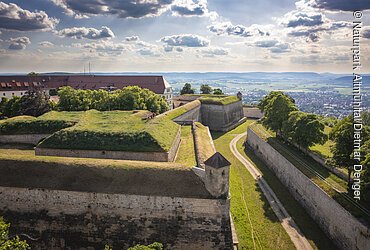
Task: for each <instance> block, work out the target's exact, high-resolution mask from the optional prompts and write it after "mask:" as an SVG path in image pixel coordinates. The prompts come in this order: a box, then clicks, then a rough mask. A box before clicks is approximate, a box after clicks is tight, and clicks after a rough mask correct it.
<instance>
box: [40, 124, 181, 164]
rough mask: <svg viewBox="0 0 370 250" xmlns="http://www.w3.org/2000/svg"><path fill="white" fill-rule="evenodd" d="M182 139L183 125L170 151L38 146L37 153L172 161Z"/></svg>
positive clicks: (43, 154)
mask: <svg viewBox="0 0 370 250" xmlns="http://www.w3.org/2000/svg"><path fill="white" fill-rule="evenodd" d="M180 140H181V127H180V128H179V130H178V132H177V135H176V137H175V140H174V142H173V144H172V147H171V148H170V150H169V151H168V152H127V151H109V150H82V149H54V148H40V147H36V148H35V154H36V155H42V156H60V157H77V158H101V159H116V160H133V161H160V162H168V161H170V162H172V161H174V159H175V156H176V153H177V150H178V149H179V146H180Z"/></svg>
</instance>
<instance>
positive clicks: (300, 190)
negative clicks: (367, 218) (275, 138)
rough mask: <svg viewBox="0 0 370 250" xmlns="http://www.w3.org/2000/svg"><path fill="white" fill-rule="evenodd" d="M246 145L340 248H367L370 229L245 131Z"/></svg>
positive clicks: (263, 142) (279, 155)
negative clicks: (246, 134) (246, 135)
mask: <svg viewBox="0 0 370 250" xmlns="http://www.w3.org/2000/svg"><path fill="white" fill-rule="evenodd" d="M247 143H248V144H249V145H250V146H251V147H252V148H253V149H254V151H255V153H256V154H257V155H258V156H259V157H260V158H261V159H262V160H263V161H264V162H265V163H266V164H267V166H268V167H269V168H270V169H271V170H272V171H273V172H274V173H275V175H276V176H277V177H278V178H279V180H280V181H281V182H282V183H283V184H284V185H285V186H286V187H287V188H288V190H289V192H290V193H291V194H292V195H293V197H294V198H295V199H296V200H297V201H298V202H299V203H300V204H301V205H302V206H303V207H304V208H305V209H306V211H307V212H308V213H309V214H310V216H311V217H312V218H313V219H314V220H315V221H316V222H317V223H318V225H319V226H320V227H321V228H322V229H323V230H324V232H326V234H327V235H328V236H329V237H330V238H331V239H332V240H333V241H334V243H335V244H336V245H337V246H338V247H339V248H340V249H346V250H348V249H368V246H370V228H369V227H367V226H365V225H364V224H362V223H361V222H360V221H358V220H357V219H356V218H355V217H353V216H352V215H351V214H350V213H349V212H348V211H347V210H345V209H344V208H343V207H342V206H341V205H340V204H338V203H337V202H336V201H335V200H333V199H332V198H331V197H330V196H328V195H327V194H326V193H325V192H324V191H323V190H322V189H321V188H320V187H318V186H317V185H316V184H315V183H313V182H312V181H311V180H310V179H309V178H308V177H307V176H306V175H304V174H303V173H302V172H301V171H299V170H298V169H297V168H296V167H295V166H294V165H293V164H292V163H290V162H289V161H288V160H287V159H286V158H284V157H283V156H282V155H281V154H280V153H279V152H278V151H277V150H275V149H274V148H273V147H272V146H271V145H270V144H268V143H267V142H266V141H264V140H263V139H261V138H260V137H259V136H258V135H257V134H256V133H254V131H253V130H251V129H250V128H248V137H247Z"/></svg>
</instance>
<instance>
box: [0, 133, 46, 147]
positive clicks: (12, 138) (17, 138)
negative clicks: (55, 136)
mask: <svg viewBox="0 0 370 250" xmlns="http://www.w3.org/2000/svg"><path fill="white" fill-rule="evenodd" d="M48 136H50V134H24V135H0V143H24V144H33V145H37V144H38V143H39V142H40V141H41V140H42V139H44V138H46V137H48Z"/></svg>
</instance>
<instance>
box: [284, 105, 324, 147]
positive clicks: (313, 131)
mask: <svg viewBox="0 0 370 250" xmlns="http://www.w3.org/2000/svg"><path fill="white" fill-rule="evenodd" d="M324 129H325V125H324V124H323V123H322V122H321V121H320V120H319V117H318V116H317V115H315V114H309V113H305V112H302V111H293V112H291V113H290V114H289V118H288V120H287V121H286V122H284V123H283V128H282V133H283V135H284V136H285V137H287V138H288V139H290V140H291V141H292V142H294V143H295V144H297V145H298V146H299V147H300V148H301V149H303V150H304V151H307V149H308V147H310V146H313V145H315V144H324V143H325V142H326V141H327V139H328V137H327V135H326V134H325V133H324Z"/></svg>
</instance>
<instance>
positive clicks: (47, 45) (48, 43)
mask: <svg viewBox="0 0 370 250" xmlns="http://www.w3.org/2000/svg"><path fill="white" fill-rule="evenodd" d="M39 46H40V47H44V48H51V47H54V43H52V42H49V41H42V42H39Z"/></svg>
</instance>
